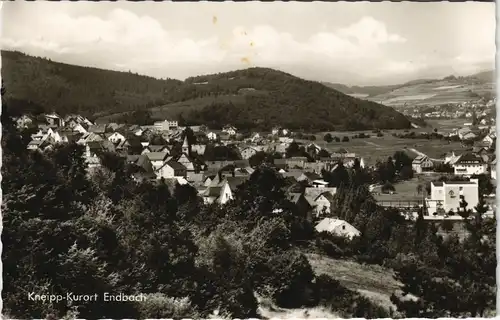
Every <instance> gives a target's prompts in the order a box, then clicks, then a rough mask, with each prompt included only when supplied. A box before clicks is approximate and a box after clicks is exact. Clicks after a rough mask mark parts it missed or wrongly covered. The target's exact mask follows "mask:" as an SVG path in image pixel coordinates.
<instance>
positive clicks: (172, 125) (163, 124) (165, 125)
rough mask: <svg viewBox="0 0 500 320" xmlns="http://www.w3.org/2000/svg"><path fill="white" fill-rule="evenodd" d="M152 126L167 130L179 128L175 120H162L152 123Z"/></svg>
mask: <svg viewBox="0 0 500 320" xmlns="http://www.w3.org/2000/svg"><path fill="white" fill-rule="evenodd" d="M154 127H155V129H156V130H158V131H169V130H174V129H177V128H179V122H178V121H176V120H163V121H157V122H155V123H154Z"/></svg>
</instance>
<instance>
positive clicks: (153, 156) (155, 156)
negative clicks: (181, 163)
mask: <svg viewBox="0 0 500 320" xmlns="http://www.w3.org/2000/svg"><path fill="white" fill-rule="evenodd" d="M145 156H146V157H148V159H149V160H151V161H163V160H165V158H166V157H167V156H168V153H166V152H148V153H145Z"/></svg>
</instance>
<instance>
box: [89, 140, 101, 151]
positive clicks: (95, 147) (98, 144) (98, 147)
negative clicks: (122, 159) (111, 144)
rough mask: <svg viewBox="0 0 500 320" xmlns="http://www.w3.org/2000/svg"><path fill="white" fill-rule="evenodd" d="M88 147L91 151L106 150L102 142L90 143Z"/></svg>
mask: <svg viewBox="0 0 500 320" xmlns="http://www.w3.org/2000/svg"><path fill="white" fill-rule="evenodd" d="M87 145H88V146H89V148H90V149H91V150H104V146H103V144H102V143H101V141H89V142H87Z"/></svg>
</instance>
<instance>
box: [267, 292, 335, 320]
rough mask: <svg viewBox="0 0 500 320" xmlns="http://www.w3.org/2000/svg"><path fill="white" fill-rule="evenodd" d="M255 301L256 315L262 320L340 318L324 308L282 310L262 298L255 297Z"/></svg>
mask: <svg viewBox="0 0 500 320" xmlns="http://www.w3.org/2000/svg"><path fill="white" fill-rule="evenodd" d="M257 301H258V302H259V309H258V313H259V315H260V316H261V318H262V319H318V318H326V319H335V318H340V316H339V315H338V314H336V313H334V312H332V311H331V310H329V309H328V308H324V307H314V308H297V309H284V308H280V307H277V306H276V305H275V304H274V303H272V302H271V301H269V300H268V299H264V298H262V297H257Z"/></svg>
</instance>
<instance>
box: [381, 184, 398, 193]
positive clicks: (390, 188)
mask: <svg viewBox="0 0 500 320" xmlns="http://www.w3.org/2000/svg"><path fill="white" fill-rule="evenodd" d="M394 191H396V188H394V185H393V184H392V183H390V182H386V183H385V184H384V185H383V186H382V192H384V193H389V192H394Z"/></svg>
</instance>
